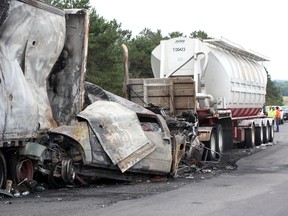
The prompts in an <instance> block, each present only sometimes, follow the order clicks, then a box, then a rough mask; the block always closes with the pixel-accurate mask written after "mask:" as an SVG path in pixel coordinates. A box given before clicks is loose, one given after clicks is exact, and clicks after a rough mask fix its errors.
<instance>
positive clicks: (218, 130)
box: [215, 125, 224, 158]
mask: <svg viewBox="0 0 288 216" xmlns="http://www.w3.org/2000/svg"><path fill="white" fill-rule="evenodd" d="M215 130H216V135H217V136H216V137H217V145H216V149H217V152H218V153H219V154H222V153H223V151H224V138H223V137H224V135H223V128H222V126H221V125H216V126H215ZM219 154H217V155H216V158H220V155H219Z"/></svg>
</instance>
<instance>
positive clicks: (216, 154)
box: [203, 125, 224, 161]
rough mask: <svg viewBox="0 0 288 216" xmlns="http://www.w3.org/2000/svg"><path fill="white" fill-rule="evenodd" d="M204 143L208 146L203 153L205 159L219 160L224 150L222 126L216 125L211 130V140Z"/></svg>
mask: <svg viewBox="0 0 288 216" xmlns="http://www.w3.org/2000/svg"><path fill="white" fill-rule="evenodd" d="M203 143H204V144H205V147H206V149H205V150H204V153H203V159H204V160H210V161H214V160H219V159H220V157H221V154H222V152H223V150H224V142H223V129H222V126H221V125H215V126H214V127H213V129H212V131H211V137H210V140H209V141H205V142H203Z"/></svg>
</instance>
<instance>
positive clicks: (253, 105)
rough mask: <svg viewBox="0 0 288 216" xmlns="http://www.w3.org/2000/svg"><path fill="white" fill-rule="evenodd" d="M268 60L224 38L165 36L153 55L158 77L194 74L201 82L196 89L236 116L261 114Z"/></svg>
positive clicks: (194, 77)
mask: <svg viewBox="0 0 288 216" xmlns="http://www.w3.org/2000/svg"><path fill="white" fill-rule="evenodd" d="M266 61H269V59H268V58H267V57H264V56H262V55H259V54H256V53H255V52H252V51H248V50H246V49H244V48H243V47H241V46H239V45H237V44H233V43H231V42H229V41H228V40H226V39H223V38H222V39H217V40H216V39H210V40H204V41H200V40H199V39H191V38H173V39H169V40H164V41H161V43H160V45H159V46H157V47H156V48H155V49H154V50H153V52H152V56H151V65H152V69H153V74H154V77H155V78H159V77H160V78H164V77H169V76H171V77H173V76H174V77H179V76H192V77H193V79H194V80H195V82H198V85H196V92H197V93H198V94H200V93H201V94H203V93H204V94H205V95H210V98H211V96H212V98H213V100H214V104H215V103H217V109H218V110H220V109H226V110H227V109H228V110H231V111H232V116H233V117H241V116H252V115H257V114H258V112H259V111H260V110H261V108H262V107H263V105H264V103H265V94H266V83H267V74H266V71H265V68H264V66H263V63H264V62H266ZM210 104H211V103H210ZM205 108H209V107H205Z"/></svg>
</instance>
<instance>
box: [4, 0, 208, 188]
mask: <svg viewBox="0 0 288 216" xmlns="http://www.w3.org/2000/svg"><path fill="white" fill-rule="evenodd" d="M0 6H1V13H0V16H1V19H0V20H1V23H0V24H1V25H0V33H1V34H0V72H1V77H0V81H1V82H0V94H1V101H0V130H1V134H2V138H1V140H0V187H1V188H3V187H5V183H6V180H7V179H9V180H12V181H13V183H14V184H18V183H20V182H22V181H23V180H25V179H26V180H27V179H28V180H32V179H33V178H34V177H35V176H41V178H42V177H45V178H46V179H47V180H48V181H49V182H50V183H52V184H53V185H55V186H59V187H61V186H63V185H65V184H71V183H74V181H75V179H77V180H78V181H79V182H80V183H83V184H84V183H86V182H87V181H89V180H91V179H95V178H112V179H119V180H135V179H139V178H141V179H143V178H147V177H149V176H151V175H174V176H176V175H177V172H178V167H179V164H180V162H181V160H182V159H185V160H187V161H189V162H191V163H192V162H193V160H192V158H197V160H202V158H201V155H202V152H203V146H202V145H201V143H200V142H199V141H198V139H197V133H198V132H197V131H198V129H197V128H198V121H197V118H196V116H194V114H193V113H186V115H185V116H182V117H181V118H178V119H175V118H169V117H167V118H164V117H163V116H162V115H160V114H156V113H154V112H152V111H150V110H148V109H145V108H143V107H142V106H139V105H137V104H136V103H133V102H130V101H129V100H126V99H124V98H121V97H119V96H117V95H114V94H112V93H110V92H107V91H105V90H103V89H102V88H101V87H99V86H97V85H95V84H92V83H87V82H85V74H86V61H87V50H88V49H87V47H88V33H89V12H88V11H86V10H81V9H69V10H61V9H58V8H56V7H54V6H51V5H49V4H46V3H43V2H40V1H37V0H29V1H28V0H6V1H4V2H3V3H1V5H0ZM195 156H196V157H195ZM186 163H188V162H186ZM36 174H37V175H36Z"/></svg>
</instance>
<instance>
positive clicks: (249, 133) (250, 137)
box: [245, 125, 255, 148]
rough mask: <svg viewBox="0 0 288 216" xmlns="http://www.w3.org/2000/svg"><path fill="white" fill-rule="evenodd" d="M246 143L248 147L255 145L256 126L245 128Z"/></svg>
mask: <svg viewBox="0 0 288 216" xmlns="http://www.w3.org/2000/svg"><path fill="white" fill-rule="evenodd" d="M245 145H246V148H254V147H255V126H254V125H253V126H252V127H251V128H246V129H245Z"/></svg>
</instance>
